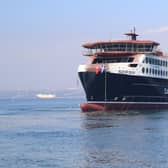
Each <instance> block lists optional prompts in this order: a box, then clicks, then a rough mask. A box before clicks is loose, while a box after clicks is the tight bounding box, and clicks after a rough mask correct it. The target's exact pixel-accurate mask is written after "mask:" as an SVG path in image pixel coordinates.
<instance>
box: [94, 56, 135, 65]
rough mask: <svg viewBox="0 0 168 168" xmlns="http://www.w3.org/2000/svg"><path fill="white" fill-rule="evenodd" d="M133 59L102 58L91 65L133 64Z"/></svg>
mask: <svg viewBox="0 0 168 168" xmlns="http://www.w3.org/2000/svg"><path fill="white" fill-rule="evenodd" d="M133 60H134V58H133V57H126V56H124V57H104V58H96V59H94V61H93V63H92V64H97V63H116V62H133Z"/></svg>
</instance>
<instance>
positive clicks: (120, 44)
mask: <svg viewBox="0 0 168 168" xmlns="http://www.w3.org/2000/svg"><path fill="white" fill-rule="evenodd" d="M125 35H127V36H128V37H129V38H130V39H129V40H116V41H102V42H94V43H86V44H84V45H83V47H84V48H85V51H84V53H83V55H86V56H92V55H96V56H98V55H106V56H114V55H124V54H130V55H133V54H139V53H153V54H156V55H161V54H162V53H161V52H158V51H157V47H158V45H159V43H157V42H155V41H150V40H137V39H136V36H138V35H137V34H136V33H135V32H134V33H132V32H131V33H126V34H125Z"/></svg>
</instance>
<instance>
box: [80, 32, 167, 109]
mask: <svg viewBox="0 0 168 168" xmlns="http://www.w3.org/2000/svg"><path fill="white" fill-rule="evenodd" d="M125 35H126V36H127V39H126V40H114V41H103V42H94V43H86V44H84V45H83V47H84V49H85V51H84V53H83V55H85V56H88V57H89V61H88V63H87V64H84V65H79V67H78V74H79V78H80V81H81V83H82V86H83V88H84V91H85V94H86V99H87V102H86V103H82V104H81V105H80V107H81V110H82V111H111V110H135V109H136V110H140V109H165V108H168V56H166V55H165V54H163V52H162V51H160V50H159V49H158V46H159V45H160V44H159V43H158V42H155V41H150V40H138V39H137V36H139V35H138V34H136V32H135V30H133V31H131V32H130V33H126V34H125Z"/></svg>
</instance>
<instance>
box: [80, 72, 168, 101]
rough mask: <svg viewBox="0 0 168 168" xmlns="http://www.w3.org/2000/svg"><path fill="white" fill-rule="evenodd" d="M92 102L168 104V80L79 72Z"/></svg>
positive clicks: (87, 96)
mask: <svg viewBox="0 0 168 168" xmlns="http://www.w3.org/2000/svg"><path fill="white" fill-rule="evenodd" d="M79 77H80V80H81V83H82V85H83V88H84V90H85V93H86V98H87V101H90V102H114V101H115V102H168V80H167V79H159V78H151V77H143V76H130V75H123V74H114V73H113V74H112V73H108V72H107V73H99V74H98V75H96V74H95V73H94V72H79Z"/></svg>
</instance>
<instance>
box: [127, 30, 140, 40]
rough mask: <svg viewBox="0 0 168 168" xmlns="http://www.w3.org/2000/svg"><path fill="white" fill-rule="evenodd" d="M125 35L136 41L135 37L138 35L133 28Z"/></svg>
mask: <svg viewBox="0 0 168 168" xmlns="http://www.w3.org/2000/svg"><path fill="white" fill-rule="evenodd" d="M125 35H127V36H128V37H130V40H136V39H137V36H139V35H138V34H136V29H135V27H133V30H131V32H130V33H126V34H125Z"/></svg>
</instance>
